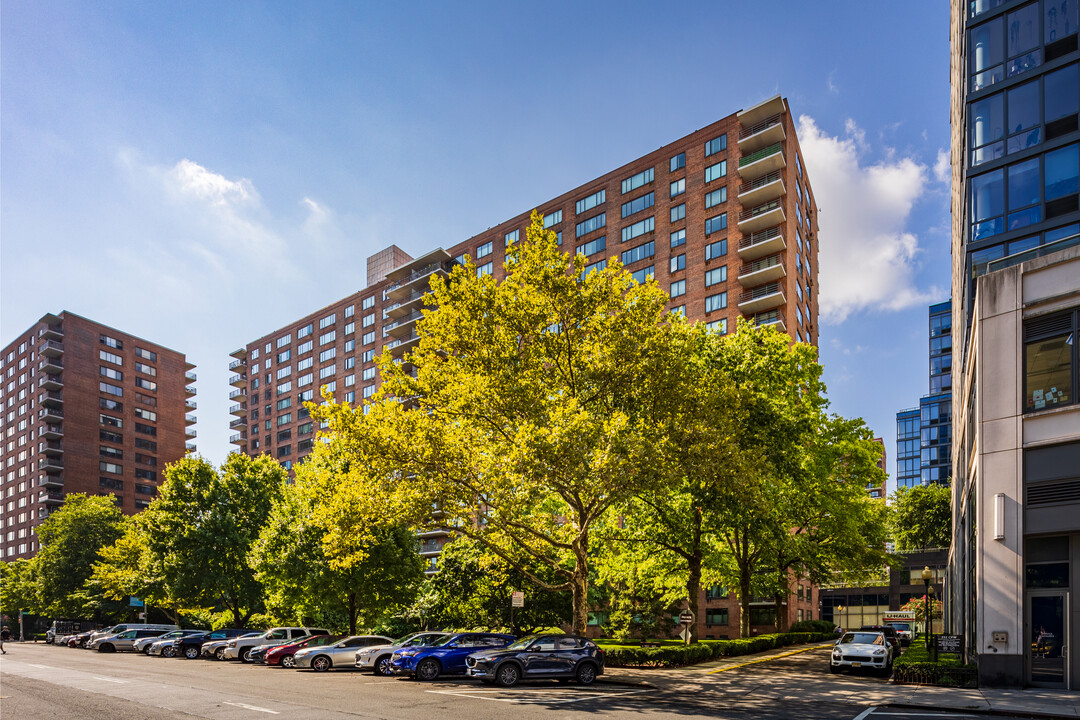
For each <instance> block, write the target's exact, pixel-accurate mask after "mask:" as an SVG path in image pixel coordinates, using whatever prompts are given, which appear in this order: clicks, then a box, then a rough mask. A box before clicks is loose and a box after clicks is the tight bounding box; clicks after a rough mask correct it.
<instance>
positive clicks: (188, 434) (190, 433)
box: [184, 428, 199, 438]
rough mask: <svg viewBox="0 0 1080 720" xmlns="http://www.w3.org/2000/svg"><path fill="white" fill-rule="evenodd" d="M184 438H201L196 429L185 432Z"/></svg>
mask: <svg viewBox="0 0 1080 720" xmlns="http://www.w3.org/2000/svg"><path fill="white" fill-rule="evenodd" d="M184 436H185V437H189V438H197V437H198V436H199V433H198V432H197V431H196V430H195V428H188V429H187V430H185V431H184Z"/></svg>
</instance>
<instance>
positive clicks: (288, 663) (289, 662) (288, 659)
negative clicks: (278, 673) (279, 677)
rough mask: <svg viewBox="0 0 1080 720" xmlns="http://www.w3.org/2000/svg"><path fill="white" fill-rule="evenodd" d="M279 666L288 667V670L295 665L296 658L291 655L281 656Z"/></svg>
mask: <svg viewBox="0 0 1080 720" xmlns="http://www.w3.org/2000/svg"><path fill="white" fill-rule="evenodd" d="M281 667H283V668H289V669H290V670H291V669H293V668H295V667H296V658H294V657H293V656H292V655H282V656H281Z"/></svg>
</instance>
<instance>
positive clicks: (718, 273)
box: [705, 265, 727, 287]
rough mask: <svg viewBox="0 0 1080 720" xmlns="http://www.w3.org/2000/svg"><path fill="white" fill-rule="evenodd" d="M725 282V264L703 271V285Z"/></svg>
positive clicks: (710, 285) (708, 285)
mask: <svg viewBox="0 0 1080 720" xmlns="http://www.w3.org/2000/svg"><path fill="white" fill-rule="evenodd" d="M723 282H727V265H721V266H720V267H718V268H714V269H712V270H709V271H707V272H706V273H705V287H712V286H713V285H719V284H720V283H723Z"/></svg>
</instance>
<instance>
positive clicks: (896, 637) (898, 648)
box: [859, 625, 904, 657]
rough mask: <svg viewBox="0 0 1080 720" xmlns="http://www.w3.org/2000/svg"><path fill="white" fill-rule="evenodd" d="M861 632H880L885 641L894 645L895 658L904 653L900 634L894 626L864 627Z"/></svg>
mask: <svg viewBox="0 0 1080 720" xmlns="http://www.w3.org/2000/svg"><path fill="white" fill-rule="evenodd" d="M859 630H860V631H861V632H879V633H881V634H882V635H884V636H885V639H886V640H888V641H889V644H891V645H892V648H893V656H894V657H900V654H901V653H902V652H903V651H904V650H903V646H902V644H901V642H900V633H898V632H896V628H894V627H893V626H892V625H863V626H862V627H861V628H859Z"/></svg>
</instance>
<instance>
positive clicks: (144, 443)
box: [135, 438, 157, 452]
mask: <svg viewBox="0 0 1080 720" xmlns="http://www.w3.org/2000/svg"><path fill="white" fill-rule="evenodd" d="M135 447H137V448H140V449H142V450H150V451H153V452H157V443H156V442H154V441H153V440H144V439H142V438H135Z"/></svg>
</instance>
